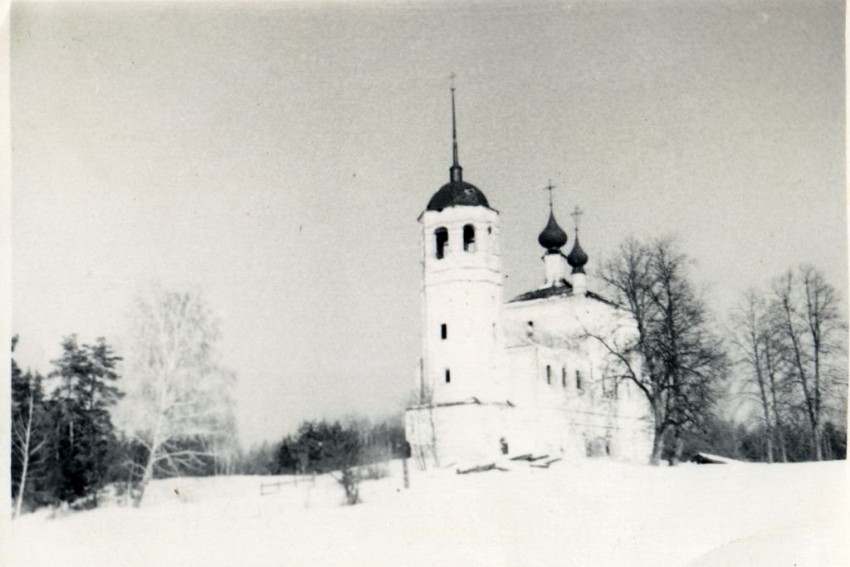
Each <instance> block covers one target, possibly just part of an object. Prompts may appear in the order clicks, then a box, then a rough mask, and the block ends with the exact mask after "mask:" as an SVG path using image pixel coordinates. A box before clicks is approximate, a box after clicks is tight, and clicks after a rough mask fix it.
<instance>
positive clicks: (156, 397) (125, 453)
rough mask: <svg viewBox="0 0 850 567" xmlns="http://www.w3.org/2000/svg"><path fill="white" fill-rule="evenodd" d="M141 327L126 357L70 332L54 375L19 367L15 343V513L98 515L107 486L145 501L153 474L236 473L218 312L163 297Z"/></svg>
mask: <svg viewBox="0 0 850 567" xmlns="http://www.w3.org/2000/svg"><path fill="white" fill-rule="evenodd" d="M134 324H135V329H134V334H133V341H132V348H131V349H130V351H129V352H128V357H127V359H126V360H125V359H124V358H123V357H121V356H118V355H117V354H116V353H115V351H114V349H113V348H112V347H111V346H110V345H109V344H108V343H107V341H106V340H105V339H104V338H99V339H97V341H95V342H94V344H86V343H81V342H80V340H79V339H78V337H77V336H76V335H70V336H68V337H66V338H65V339H64V340H63V341H62V345H61V347H62V354H61V356H60V357H59V358H58V359H56V360H53V361H52V362H51V364H52V366H53V370H52V371H51V372H49V373H48V374H47V376H43V375H41V374H40V373H38V372H33V371H30V370H27V371H23V370H22V369H21V368H20V367H19V366H18V364H17V362H16V360H15V353H14V351H15V348H16V346H17V344H18V340H19V339H18V337H17V336H16V337H15V338H14V339H13V341H12V361H11V378H12V380H11V382H12V383H11V401H12V408H11V409H12V424H11V425H12V427H11V433H12V470H11V473H12V483H11V484H12V486H11V489H12V498H13V501H14V511H13V513H14V514H16V515H17V514H20V513H21V512H22V511H23V510H24V509H25V508H26V509H34V508H38V507H40V506H47V505H50V506H60V505H63V504H66V505H69V506H73V507H76V508H87V507H94V506H97V505H98V502H99V499H100V498H101V496H102V495H103V494H104V492H105V489H106V488H107V487H108V486H111V487H113V488H114V489H115V490H116V491H118V492H120V493H122V495H124V496H127V497H128V498H129V499H130V500H132V502H133V503H134V504H136V505H139V504H140V503H141V502H142V498H143V496H144V491H145V488H146V486H147V485H148V483H149V482H150V481H151V480H152V479H154V478H160V477H163V476H167V475H176V474H197V475H207V474H218V473H223V472H229V471H230V470H231V469H232V468H233V467H234V462H233V458H234V455H235V454H236V429H235V419H234V413H233V408H234V399H233V395H232V391H233V385H234V383H235V376H234V375H233V373H231V372H229V371H228V370H226V369H225V368H224V367H223V366H222V365H221V364H220V362H219V361H218V359H217V355H218V339H219V335H218V326H217V322H216V321H215V319H214V317H213V316H212V313H211V311H210V310H209V308H208V307H207V306H206V304H205V303H204V302H203V301H202V300H201V298H200V297H199V296H197V295H196V294H192V293H187V292H175V291H166V290H162V289H154V290H153V291H152V292H150V293H149V294H148V295H147V296H145V297H142V298H139V300H138V301H137V305H136V310H135V315H134ZM119 367H120V368H121V369H122V370H123V374H124V376H121V375H120V374H119Z"/></svg>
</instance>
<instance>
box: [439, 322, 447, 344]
mask: <svg viewBox="0 0 850 567" xmlns="http://www.w3.org/2000/svg"><path fill="white" fill-rule="evenodd" d="M440 338H441V339H443V340H446V339H447V338H449V327H448V326H447V325H446V324H445V323H443V324H442V325H440Z"/></svg>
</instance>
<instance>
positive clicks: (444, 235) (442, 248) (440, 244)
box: [434, 226, 449, 260]
mask: <svg viewBox="0 0 850 567" xmlns="http://www.w3.org/2000/svg"><path fill="white" fill-rule="evenodd" d="M434 236H435V238H436V239H437V260H440V259H442V258H443V256H445V254H446V246H448V245H449V231H448V230H446V229H445V228H444V227H442V226H441V227H440V228H438V229H437V230H435V231H434Z"/></svg>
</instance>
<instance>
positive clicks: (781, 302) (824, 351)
mask: <svg viewBox="0 0 850 567" xmlns="http://www.w3.org/2000/svg"><path fill="white" fill-rule="evenodd" d="M773 309H774V311H775V313H776V316H777V319H778V328H779V329H780V333H779V335H780V338H781V341H782V345H783V351H784V352H785V353H786V357H787V360H788V362H789V365H790V366H791V368H792V369H793V372H792V379H793V381H794V383H795V384H796V385H797V386H799V392H800V394H801V398H802V404H801V407H802V410H803V413H804V414H805V416H806V419H807V421H808V425H809V431H810V435H811V442H812V450H813V458H814V459H815V460H818V461H820V460H822V459H823V446H822V436H823V426H824V419H825V416H826V414H827V413H828V411H830V409H831V408H830V402H832V401H834V400H843V396H841V395H837V396H836V395H834V394H835V393H836V392H837V391H838V392H840V391H842V390H844V389H845V388H846V369H844V368H842V367H841V360H843V359H842V356H841V355H842V354H843V351H844V341H846V325H845V322H844V321H843V320H842V319H841V317H840V315H839V305H838V296H837V294H836V292H835V289H834V288H833V287H832V286H831V285H829V284H828V283H827V282H826V280H825V278H824V276H823V274H822V273H821V272H820V271H818V270H817V269H815V268H814V267H813V266H801V267H799V268H798V269H797V270H796V271H794V270H789V271H788V272H786V273H785V274H784V275H783V276H782V277H780V278H779V279H778V280H777V281H776V282H774V304H773Z"/></svg>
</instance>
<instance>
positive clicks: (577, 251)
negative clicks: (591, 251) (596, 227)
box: [567, 229, 588, 274]
mask: <svg viewBox="0 0 850 567" xmlns="http://www.w3.org/2000/svg"><path fill="white" fill-rule="evenodd" d="M587 259H588V258H587V253H585V251H584V250H582V248H581V244H579V242H578V229H576V243H575V244H574V245H573V250H572V252H570V255H569V256H567V263H568V264H569V265H570V266H572V267H573V273H574V274H583V273H584V265H585V264H587Z"/></svg>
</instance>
